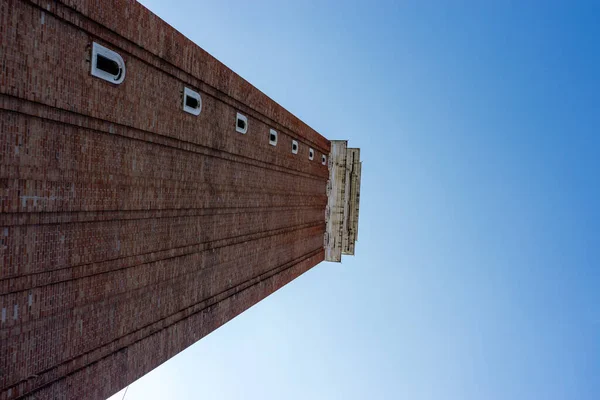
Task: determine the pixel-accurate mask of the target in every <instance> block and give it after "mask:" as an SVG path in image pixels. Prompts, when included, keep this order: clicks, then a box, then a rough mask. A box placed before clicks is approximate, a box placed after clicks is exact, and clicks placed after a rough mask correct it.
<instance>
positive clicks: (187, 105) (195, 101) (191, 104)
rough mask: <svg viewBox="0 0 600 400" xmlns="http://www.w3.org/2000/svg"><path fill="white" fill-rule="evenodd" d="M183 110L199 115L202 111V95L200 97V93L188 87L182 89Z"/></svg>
mask: <svg viewBox="0 0 600 400" xmlns="http://www.w3.org/2000/svg"><path fill="white" fill-rule="evenodd" d="M183 111H185V112H187V113H190V114H193V115H200V112H201V111H202V97H200V93H198V92H195V91H193V90H192V89H189V88H184V89H183Z"/></svg>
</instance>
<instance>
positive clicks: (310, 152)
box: [308, 149, 315, 161]
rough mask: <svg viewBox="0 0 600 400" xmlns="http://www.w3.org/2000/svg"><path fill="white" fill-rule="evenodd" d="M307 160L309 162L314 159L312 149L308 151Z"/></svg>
mask: <svg viewBox="0 0 600 400" xmlns="http://www.w3.org/2000/svg"><path fill="white" fill-rule="evenodd" d="M308 159H309V160H311V161H312V160H314V159H315V151H314V150H313V149H308Z"/></svg>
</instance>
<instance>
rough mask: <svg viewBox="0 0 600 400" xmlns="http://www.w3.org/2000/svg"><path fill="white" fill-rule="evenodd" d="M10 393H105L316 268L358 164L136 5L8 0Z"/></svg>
mask: <svg viewBox="0 0 600 400" xmlns="http://www.w3.org/2000/svg"><path fill="white" fill-rule="evenodd" d="M0 42H1V47H0V68H1V69H0V201H1V209H0V312H1V314H0V399H16V398H31V399H34V398H35V399H56V398H58V399H101V400H103V399H105V398H107V397H109V396H110V395H112V394H113V393H115V392H117V391H118V390H120V389H122V388H123V387H125V386H126V385H128V384H129V383H131V382H133V381H134V380H136V379H138V378H139V377H141V376H142V375H144V374H145V373H147V372H148V371H150V370H152V369H153V368H155V367H157V366H158V365H160V364H161V363H163V362H164V361H166V360H168V359H169V358H170V357H172V356H174V355H175V354H177V353H178V352H180V351H182V350H184V349H185V348H186V347H188V346H190V345H191V344H193V343H194V342H196V341H197V340H199V339H200V338H202V337H203V336H205V335H206V334H208V333H209V332H211V331H213V330H214V329H216V328H217V327H219V326H220V325H222V324H224V323H226V322H227V321H229V320H230V319H231V318H233V317H235V316H236V315H238V314H240V313H241V312H243V311H244V310H246V309H247V308H249V307H251V306H252V305H253V304H256V303H257V302H258V301H260V300H261V299H263V298H265V297H266V296H268V295H269V294H271V293H273V292H274V291H275V290H277V289H279V288H280V287H282V286H283V285H285V284H287V283H288V282H290V281H292V280H293V279H294V278H296V277H298V276H299V275H301V274H302V273H304V272H305V271H307V270H309V269H310V268H312V267H314V266H315V265H317V264H318V263H320V262H321V261H324V260H329V261H340V260H341V255H342V254H354V241H355V240H356V237H357V226H358V199H359V188H360V165H361V164H360V159H359V151H358V150H357V149H348V148H347V142H346V141H329V140H327V139H326V138H325V137H323V136H321V135H320V134H319V133H317V132H315V131H314V130H313V129H311V128H310V127H309V126H307V125H306V124H305V123H303V122H302V121H300V120H299V119H298V118H296V117H294V116H293V115H291V114H290V113H289V112H288V111H286V110H285V109H284V108H282V107H281V106H280V105H278V104H277V103H275V102H274V101H273V100H271V99H269V98H268V97H267V96H266V95H264V94H263V93H262V92H260V91H259V90H258V89H256V88H254V87H253V86H252V85H250V84H249V83H248V82H246V81H245V80H243V79H242V78H240V77H239V76H238V75H236V74H235V73H234V72H232V71H231V70H229V69H228V68H227V67H225V66H224V65H223V64H221V63H220V62H219V61H217V60H216V59H214V58H213V57H211V56H210V55H209V54H207V53H206V52H205V51H204V50H202V49H201V48H199V47H198V46H196V45H195V44H194V43H192V42H191V41H189V40H188V39H186V38H185V37H184V36H182V35H181V34H180V33H178V32H177V31H176V30H174V29H173V28H172V27H170V26H169V25H168V24H166V23H165V22H164V21H162V20H161V19H160V18H158V17H157V16H155V15H154V14H152V13H151V12H149V11H148V10H147V9H146V8H144V7H143V6H141V5H140V4H138V3H136V2H134V1H129V0H58V1H54V0H0Z"/></svg>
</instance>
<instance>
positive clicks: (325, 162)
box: [321, 154, 327, 165]
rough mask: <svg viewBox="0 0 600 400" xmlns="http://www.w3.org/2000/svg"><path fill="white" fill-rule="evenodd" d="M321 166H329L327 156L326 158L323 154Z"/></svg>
mask: <svg viewBox="0 0 600 400" xmlns="http://www.w3.org/2000/svg"><path fill="white" fill-rule="evenodd" d="M321 164H323V165H325V164H327V156H325V154H323V155H322V156H321Z"/></svg>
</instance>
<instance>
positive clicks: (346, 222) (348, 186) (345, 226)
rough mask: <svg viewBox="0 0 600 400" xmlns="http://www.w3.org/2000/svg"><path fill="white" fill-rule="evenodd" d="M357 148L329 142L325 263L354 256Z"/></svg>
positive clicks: (358, 164)
mask: <svg viewBox="0 0 600 400" xmlns="http://www.w3.org/2000/svg"><path fill="white" fill-rule="evenodd" d="M361 166H362V163H361V161H360V149H351V148H348V141H347V140H332V141H331V153H330V154H329V182H328V183H327V209H326V211H325V214H326V215H325V220H326V221H327V229H326V233H325V239H324V245H325V260H326V261H335V262H341V261H342V254H348V255H354V244H355V242H356V241H357V240H358V210H359V205H360V173H361Z"/></svg>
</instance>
